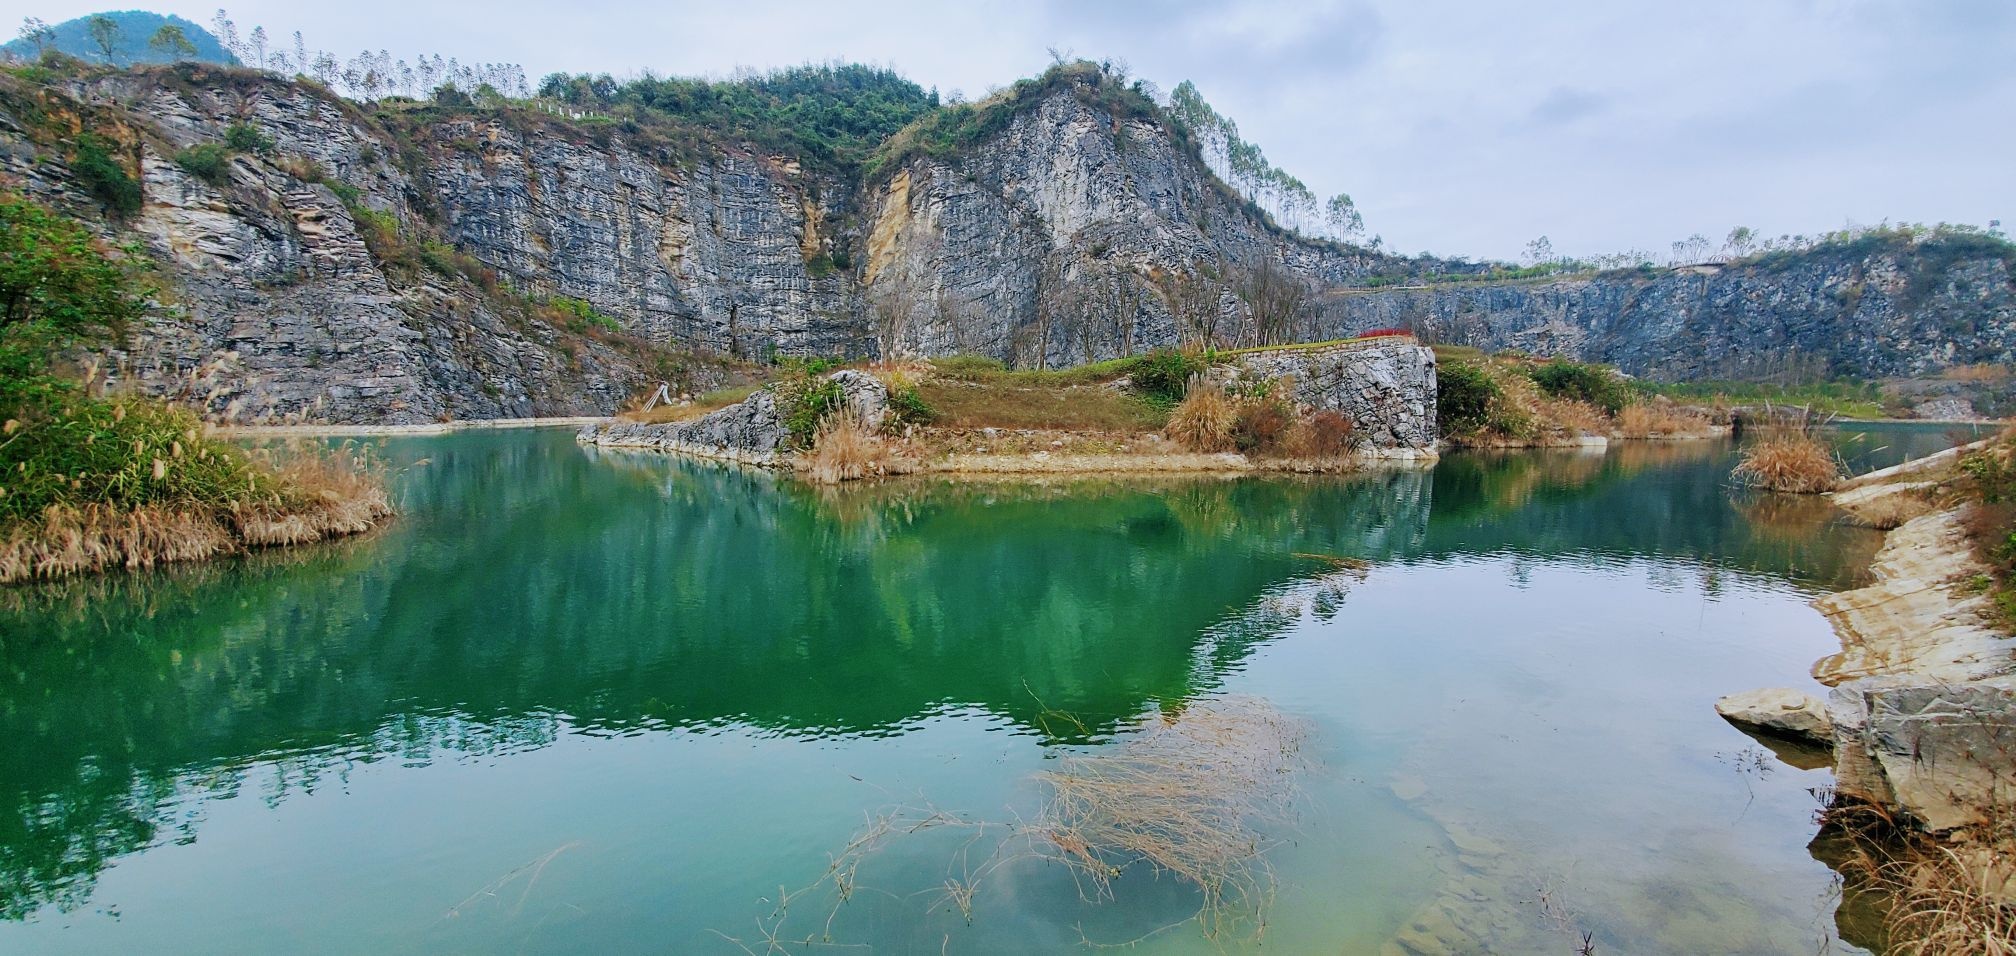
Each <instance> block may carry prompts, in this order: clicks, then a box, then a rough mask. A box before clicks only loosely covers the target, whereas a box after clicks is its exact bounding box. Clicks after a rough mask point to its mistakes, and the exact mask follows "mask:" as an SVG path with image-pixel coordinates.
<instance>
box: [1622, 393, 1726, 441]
mask: <svg viewBox="0 0 2016 956" xmlns="http://www.w3.org/2000/svg"><path fill="white" fill-rule="evenodd" d="M1707 426H1708V420H1707V419H1706V418H1704V417H1702V416H1701V415H1699V414H1696V413H1693V412H1689V411H1683V410H1681V409H1679V408H1676V407H1674V406H1672V405H1669V404H1666V403H1664V402H1640V403H1638V404H1636V405H1626V406H1624V409H1623V410H1622V411H1620V412H1618V413H1617V430H1618V431H1620V432H1623V433H1624V437H1625V438H1665V437H1671V436H1674V435H1689V434H1696V433H1699V432H1701V431H1704V430H1706V428H1707Z"/></svg>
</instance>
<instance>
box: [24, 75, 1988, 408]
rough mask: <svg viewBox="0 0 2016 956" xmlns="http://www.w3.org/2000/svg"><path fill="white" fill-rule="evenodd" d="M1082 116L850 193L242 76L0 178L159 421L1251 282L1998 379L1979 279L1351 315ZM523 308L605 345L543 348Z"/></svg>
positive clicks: (1666, 291) (1027, 124) (534, 116)
mask: <svg viewBox="0 0 2016 956" xmlns="http://www.w3.org/2000/svg"><path fill="white" fill-rule="evenodd" d="M1088 89H1089V88H1087V87H1084V86H1082V85H1074V84H1073V83H1063V84H1060V85H1058V86H1057V87H1056V88H1054V89H1052V90H1050V91H1049V92H1047V93H1045V94H1044V95H1042V96H1041V97H1039V98H1036V99H1034V100H1032V101H1031V102H1030V103H1028V104H1027V105H1026V106H1024V107H1022V108H1019V109H1018V111H1017V112H1016V113H1015V114H1014V115H1012V116H1011V117H1009V118H1008V119H1007V121H1006V122H1004V123H1002V124H1000V126H999V127H998V128H996V129H993V130H992V131H991V132H989V133H988V134H986V135H985V136H983V137H981V138H980V139H978V140H977V141H974V142H971V143H968V144H966V145H964V146H962V147H961V148H959V149H958V150H956V151H951V152H948V153H945V154H943V155H930V154H919V155H915V156H912V157H910V158H908V159H905V160H902V161H899V162H893V163H889V164H887V165H886V166H884V167H882V168H880V169H878V170H877V171H876V172H875V174H874V175H873V177H872V178H871V179H869V180H867V181H865V182H853V181H850V180H848V179H846V178H844V177H841V176H839V175H838V174H833V173H818V172H814V171H811V170H807V169H803V168H800V167H799V166H798V165H797V164H796V163H794V162H792V161H790V160H789V159H787V158H781V157H776V156H768V155H761V154H759V153H756V152H753V151H750V150H746V149H739V148H733V147H726V146H721V145H718V144H709V143H707V142H705V141H704V140H690V139H689V140H684V141H677V142H675V141H671V140H668V139H667V138H666V135H665V132H664V131H662V130H654V129H652V128H642V127H634V126H626V125H624V124H617V123H609V122H587V121H577V120H569V119H566V118H562V117H549V116H545V115H544V114H539V113H536V112H529V111H526V110H511V111H508V112H503V113H499V112H494V111H466V110H465V111H449V110H437V109H430V108H422V107H418V106H413V105H408V106H406V107H403V108H402V107H399V106H397V105H386V106H383V107H380V108H378V109H376V110H374V111H371V112H368V113H367V112H366V111H363V110H361V109H359V108H358V107H356V106H355V105H354V104H350V103H347V102H345V101H342V100H340V99H336V98H334V97H332V96H330V95H328V94H326V93H324V92H322V91H320V90H317V89H314V88H312V87H309V86H305V85H298V84H291V83H286V82H281V81H279V80H276V79H271V78H264V77H258V76H254V75H249V74H246V73H243V72H225V71H216V70H204V69H202V68H194V69H191V68H186V67H183V68H177V69H173V70H161V69H156V70H143V71H134V72H128V73H122V74H110V75H101V76H97V77H95V78H89V79H84V80H74V81H67V82H66V85H63V86H60V87H57V88H49V87H42V86H36V85H33V84H30V83H28V82H27V81H25V80H21V79H18V78H15V77H5V78H0V178H4V181H5V182H7V183H12V184H16V185H18V187H19V188H21V189H23V190H24V191H26V192H28V193H30V194H31V195H33V196H35V197H36V198H38V199H40V200H42V201H44V202H47V203H49V204H51V205H53V206H55V207H57V208H60V209H63V210H65V211H67V212H69V213H71V214H74V215H77V216H79V217H80V218H84V219H87V220H89V221H92V222H95V223H97V224H98V226H99V228H100V230H101V231H102V232H103V234H104V235H105V236H107V237H108V238H110V239H113V240H116V241H122V242H123V241H130V240H137V241H138V242H139V243H140V244H141V245H142V246H143V247H144V249H145V251H146V253H147V254H148V255H149V256H150V257H151V258H152V259H154V260H155V261H156V262H158V263H159V265H160V272H161V275H162V277H163V279H164V283H163V284H164V285H165V286H166V287H167V289H168V290H169V295H168V296H167V299H168V301H169V304H170V305H171V306H172V308H171V309H168V310H164V312H163V314H162V315H160V316H159V317H158V318H157V319H156V320H155V321H154V322H152V323H151V324H150V325H149V326H148V327H147V328H145V329H142V330H139V331H138V332H137V334H136V335H135V336H134V338H133V341H132V342H131V343H130V347H129V348H128V349H127V350H125V351H124V352H123V353H122V354H120V355H118V356H116V357H117V358H118V359H120V361H121V362H122V363H123V365H124V368H123V370H122V372H121V374H124V375H126V376H127V377H129V378H130V379H133V380H136V381H138V382H139V383H141V384H142V385H144V386H145V387H147V388H150V389H152V390H155V391H162V392H174V391H178V390H182V391H187V388H188V387H187V386H186V384H184V383H185V382H186V380H187V377H188V374H189V372H190V371H191V370H192V369H198V368H202V367H204V366H206V365H212V364H215V363H217V361H218V360H219V357H220V356H227V357H229V359H228V361H226V362H224V363H223V368H224V370H223V371H222V372H221V373H220V374H218V375H217V376H215V377H214V385H213V384H205V385H204V386H203V387H202V388H200V389H199V390H198V391H199V393H200V394H198V395H197V397H198V398H203V399H206V400H208V401H210V403H211V404H212V405H213V407H216V408H219V409H221V408H224V407H226V406H228V405H230V404H231V403H233V402H238V403H240V404H241V406H243V407H244V408H245V409H246V410H249V411H252V412H258V411H263V410H267V409H269V408H270V409H271V410H274V411H278V412H281V413H298V414H304V415H306V416H308V417H311V418H316V419H322V420H329V421H337V422H386V423H398V422H420V421H431V420H435V419H439V418H444V417H455V418H489V417H518V416H532V415H576V414H596V413H606V412H609V411H611V410H613V409H614V408H615V407H616V406H617V405H618V404H620V403H621V402H622V401H623V400H624V398H626V397H627V396H630V395H633V394H636V393H638V392H639V391H641V390H643V389H646V388H648V387H650V386H652V385H654V384H655V383H656V382H657V381H659V380H661V379H672V380H675V381H678V382H679V384H681V385H690V386H694V387H704V386H705V385H707V384H709V381H708V380H709V377H710V374H712V373H710V370H714V371H715V372H718V369H715V366H714V365H712V364H710V362H709V360H707V359H706V356H709V355H715V356H724V357H727V358H731V359H733V358H739V359H743V360H751V361H761V360H763V359H765V358H767V357H769V356H772V355H777V354H798V355H854V356H859V355H874V354H891V353H898V352H900V353H907V354H917V355H942V354H948V353H953V352H977V353H982V354H988V355H992V356H996V357H999V358H1003V359H1008V360H1011V361H1014V362H1016V363H1017V364H1021V365H1036V364H1045V365H1050V366H1057V365H1063V364H1071V363H1076V362H1083V361H1088V360H1095V359H1102V358H1108V357H1112V356H1116V355H1122V354H1128V353H1136V352H1140V351H1144V350H1146V349H1148V348H1151V347H1153V346H1156V345H1161V344H1166V343H1169V342H1172V341H1175V340H1176V339H1177V337H1178V328H1179V324H1180V322H1179V317H1178V316H1179V313H1180V314H1182V315H1183V316H1184V318H1183V319H1182V320H1180V321H1181V322H1188V323H1191V324H1193V325H1194V323H1195V321H1196V316H1197V315H1198V314H1199V305H1198V303H1197V302H1196V301H1194V300H1193V301H1191V302H1188V303H1184V302H1181V301H1179V298H1180V296H1179V294H1178V292H1177V283H1176V281H1175V280H1176V279H1177V277H1179V276H1182V275H1188V274H1195V273H1196V272H1197V271H1198V270H1200V269H1204V268H1207V267H1208V268H1209V269H1211V270H1213V271H1214V272H1216V273H1217V274H1218V275H1219V276H1220V277H1221V278H1223V277H1227V276H1229V275H1230V274H1232V273H1234V272H1237V271H1239V270H1248V269H1254V268H1258V267H1259V266H1260V265H1261V264H1262V263H1273V264H1275V266H1276V267H1278V268H1279V269H1280V270H1281V271H1282V273H1283V274H1285V275H1288V276H1290V277H1292V278H1293V279H1294V280H1295V281H1300V282H1305V283H1308V284H1311V285H1314V286H1323V287H1327V288H1331V289H1333V290H1340V291H1332V292H1330V293H1328V294H1326V295H1325V296H1324V297H1322V300H1321V308H1320V309H1319V310H1317V312H1316V314H1315V316H1314V317H1313V318H1312V319H1311V320H1309V321H1306V322H1304V323H1302V324H1301V325H1300V326H1299V327H1298V328H1296V329H1295V330H1294V332H1295V333H1296V334H1297V335H1299V336H1301V337H1306V338H1332V337H1342V336H1347V335H1351V334H1355V333H1356V332H1358V331H1360V330H1362V329H1364V328H1367V327H1373V326H1407V327H1414V328H1418V329H1420V330H1422V331H1423V332H1424V333H1427V334H1431V335H1434V336H1437V337H1439V338H1440V339H1442V340H1444V341H1455V342H1469V343H1472V344H1478V345H1484V346H1487V347H1494V348H1495V347H1520V348H1524V349H1527V350H1528V351H1532V352H1539V353H1555V352H1559V353H1566V354H1572V355H1578V356H1582V357H1585V358H1592V359H1599V360H1604V361H1610V362H1615V363H1617V364H1619V365H1620V366H1622V367H1623V368H1625V369H1626V370H1627V371H1631V372H1633V373H1638V374H1647V375H1653V376H1657V377H1662V378H1712V377H1742V376H1746V375H1753V374H1761V373H1765V372H1771V371H1777V370H1781V369H1783V368H1784V367H1785V366H1786V364H1787V363H1789V362H1794V361H1804V362H1807V363H1809V366H1808V368H1813V367H1815V363H1817V370H1818V371H1821V372H1823V373H1831V374H1837V375H1844V374H1845V375H1865V376H1872V377H1874V376H1887V375H1925V374H1930V373H1934V372H1938V371H1940V370H1943V369H1946V368H1950V367H1953V366H1956V365H1966V364H1975V363H2003V364H2008V363H2011V362H2012V361H2016V329H2012V326H2016V322H2012V308H2016V306H2012V301H2016V289H2012V286H2011V284H2010V278H2009V270H2008V267H2007V265H2006V264H2005V263H2004V262H2003V261H2002V260H2000V259H1995V258H1990V257H1975V258H1966V257H1961V258H1959V259H1955V260H1941V261H1939V262H1938V263H1936V264H1933V263H1929V262H1928V261H1927V260H1926V259H1925V257H1923V256H1919V255H1916V254H1915V253H1912V252H1910V251H1909V250H1906V251H1904V252H1897V251H1895V250H1892V251H1890V252H1883V251H1881V250H1879V251H1878V252H1876V253H1873V254H1867V255H1856V256H1842V255H1827V254H1820V253H1815V254H1810V255H1807V256H1803V257H1794V258H1793V259H1791V260H1789V261H1787V262H1782V263H1779V264H1776V265H1769V266H1764V265H1760V266H1751V267H1745V268H1738V269H1725V270H1702V271H1700V272H1698V273H1695V272H1680V273H1670V274H1666V273H1662V274H1659V275H1656V276H1650V277H1644V276H1635V275H1633V276H1620V277H1600V278H1594V279H1576V280H1563V281H1555V282H1543V283H1537V284H1499V285H1447V286H1437V287H1434V288H1430V289H1420V290H1411V289H1382V290H1363V289H1358V290H1351V289H1348V288H1346V287H1349V286H1352V285H1354V284H1359V285H1362V284H1363V280H1364V279H1365V277H1366V276H1368V275H1374V274H1387V273H1390V272H1391V271H1392V270H1393V269H1394V268H1395V266H1396V264H1397V263H1396V261H1394V260H1389V259H1386V258H1384V257H1381V256H1378V255H1376V254H1373V253H1369V252H1366V251H1364V250H1354V249H1352V248H1349V247H1345V246H1339V245H1334V244H1329V243H1316V242H1306V241H1303V240H1300V239H1297V238H1295V237H1293V236H1291V235H1288V234H1285V233H1282V232H1280V231H1278V230H1275V229H1273V228H1272V227H1270V226H1269V225H1268V224H1267V223H1265V222H1264V221H1263V220H1262V219H1261V218H1259V217H1258V216H1257V215H1256V214H1254V213H1253V212H1252V211H1251V210H1250V209H1249V208H1248V207H1247V206H1246V205H1245V204H1244V203H1242V202H1240V201H1239V200H1238V198H1237V197H1236V196H1235V195H1233V194H1232V193H1231V192H1230V191H1229V190H1227V189H1226V188H1225V187H1224V186H1223V185H1222V184H1220V183H1218V182H1217V181H1216V180H1215V179H1214V178H1213V177H1212V176H1211V175H1210V173H1209V172H1208V171H1207V170H1206V169H1205V168H1204V167H1203V165H1202V164H1201V163H1199V162H1198V161H1197V160H1196V159H1195V158H1194V155H1193V154H1192V153H1190V152H1189V151H1187V150H1186V149H1185V148H1184V146H1183V144H1181V143H1180V142H1178V141H1177V139H1176V137H1175V136H1174V135H1173V134H1172V133H1171V131H1170V130H1169V129H1168V128H1167V127H1165V126H1164V125H1163V124H1162V123H1160V122H1158V121H1156V120H1154V119H1152V118H1143V117H1138V116H1136V117H1129V116H1120V115H1116V114H1115V113H1113V112H1112V111H1111V110H1109V109H1107V108H1105V107H1104V106H1102V105H1101V102H1102V101H1101V99H1100V97H1099V96H1096V95H1090V94H1089V93H1088ZM240 123H242V124H246V125H248V126H250V127H252V128H253V129H255V130H257V131H258V132H259V133H260V134H262V135H264V136H265V137H268V138H270V139H271V140H272V141H273V146H272V148H271V149H270V150H266V151H257V150H253V151H239V152H236V153H235V154H233V156H232V158H231V160H230V162H229V165H228V169H227V174H226V175H225V176H224V177H222V178H221V179H219V181H217V182H214V183H213V182H209V181H205V180H203V179H199V178H197V177H194V176H192V175H190V174H189V173H188V172H187V171H185V170H184V169H183V168H182V167H181V166H179V165H178V164H176V163H175V162H174V159H173V157H174V156H175V155H176V153H177V151H178V150H181V149H184V148H187V147H190V146H194V145H198V144H205V143H211V144H214V143H218V142H221V141H222V140H224V139H225V136H226V132H227V130H228V129H229V128H230V127H231V126H233V125H234V124H240ZM87 129H88V130H91V131H94V133H96V134H97V135H100V136H102V137H105V138H108V139H109V140H110V141H113V142H114V143H115V144H116V145H117V146H118V149H119V151H120V153H121V158H122V160H123V161H124V162H126V163H128V164H129V168H130V169H131V170H132V171H133V172H134V174H135V175H137V176H138V178H140V179H141V181H142V183H143V185H144V191H145V199H144V202H143V204H142V207H141V209H140V211H139V212H138V213H136V214H134V215H132V216H130V217H128V218H126V219H124V220H120V219H115V218H111V217H108V216H106V215H105V213H104V210H103V208H102V207H101V206H100V205H99V203H98V202H97V201H96V200H95V199H93V198H91V195H90V192H89V190H88V189H86V188H85V186H84V184H83V183H82V182H81V181H80V179H79V178H78V176H77V174H76V172H75V171H74V170H72V169H71V168H69V166H68V165H66V164H67V162H68V160H69V158H70V157H71V155H72V151H71V149H70V148H69V146H68V144H69V142H70V141H71V140H73V139H74V137H75V135H76V134H77V133H78V132H80V131H82V130H87ZM367 240H370V241H369V242H367ZM1230 285H1231V283H1221V284H1220V285H1219V286H1218V287H1217V288H1216V289H1215V290H1214V291H1213V292H1212V293H1211V294H1210V295H1209V296H1208V297H1207V300H1206V301H1205V302H1204V303H1203V306H1202V311H1203V313H1205V314H1209V315H1211V316H1215V317H1216V319H1217V320H1218V321H1220V331H1221V332H1222V331H1223V330H1225V329H1229V328H1233V327H1235V326H1237V325H1239V324H1240V323H1242V322H1244V321H1245V319H1246V316H1247V314H1248V307H1247V305H1246V304H1245V303H1243V302H1242V301H1241V300H1240V298H1239V296H1238V295H1236V294H1235V293H1234V290H1233V289H1232V288H1230ZM552 299H566V300H579V301H581V302H585V303H587V304H589V305H590V306H592V308H593V310H594V311H595V312H596V313H597V314H598V315H599V316H602V317H606V318H607V319H608V320H610V321H612V322H613V325H614V330H613V331H610V330H606V329H597V328H587V327H584V326H583V325H582V324H580V323H572V324H570V323H569V322H566V321H562V320H561V319H560V318H559V317H556V316H555V315H554V314H553V313H552V312H551V311H550V310H543V309H541V308H540V303H543V302H547V301H549V300H552ZM681 379H684V381H680V380H681ZM213 393H214V394H213Z"/></svg>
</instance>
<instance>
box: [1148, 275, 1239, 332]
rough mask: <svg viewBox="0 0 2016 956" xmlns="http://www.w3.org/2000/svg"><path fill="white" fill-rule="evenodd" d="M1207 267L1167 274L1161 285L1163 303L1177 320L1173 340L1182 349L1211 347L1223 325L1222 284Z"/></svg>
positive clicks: (1223, 301)
mask: <svg viewBox="0 0 2016 956" xmlns="http://www.w3.org/2000/svg"><path fill="white" fill-rule="evenodd" d="M1219 275H1220V271H1219V269H1218V268H1217V267H1215V266H1213V265H1211V264H1209V263H1203V262H1198V263H1192V264H1191V266H1190V268H1189V269H1187V270H1183V271H1178V272H1173V273H1170V274H1169V276H1168V277H1167V278H1166V279H1164V280H1163V281H1162V284H1161V287H1162V299H1163V301H1164V302H1165V303H1167V304H1168V306H1169V314H1170V315H1172V316H1174V317H1175V319H1176V339H1177V341H1179V342H1181V343H1183V344H1185V345H1192V344H1194V345H1203V346H1206V347H1214V346H1217V345H1220V344H1223V343H1222V342H1221V341H1220V337H1221V335H1222V333H1223V326H1224V322H1225V291H1226V290H1225V283H1224V281H1222V280H1221V279H1220V278H1219Z"/></svg>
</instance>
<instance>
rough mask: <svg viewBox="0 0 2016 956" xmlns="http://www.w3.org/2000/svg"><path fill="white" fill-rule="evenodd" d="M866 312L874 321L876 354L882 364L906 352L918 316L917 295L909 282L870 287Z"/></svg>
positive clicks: (881, 283) (887, 282)
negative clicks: (912, 326) (911, 330)
mask: <svg viewBox="0 0 2016 956" xmlns="http://www.w3.org/2000/svg"><path fill="white" fill-rule="evenodd" d="M868 308H869V312H870V313H871V315H872V317H873V318H874V320H875V350H876V352H877V353H879V354H880V355H881V357H882V358H883V359H885V360H887V359H892V358H897V357H900V356H901V355H902V354H903V353H904V351H905V350H906V348H907V346H908V343H907V342H906V339H907V338H908V337H909V334H910V325H911V322H912V320H913V317H914V316H915V315H916V313H917V292H916V289H915V288H913V287H912V286H911V284H910V283H908V282H903V281H886V280H885V281H883V282H880V283H877V284H875V285H874V286H871V287H869V289H868Z"/></svg>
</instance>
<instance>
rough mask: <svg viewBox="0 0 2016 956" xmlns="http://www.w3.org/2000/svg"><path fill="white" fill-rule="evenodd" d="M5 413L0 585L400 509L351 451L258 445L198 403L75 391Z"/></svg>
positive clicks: (163, 558)
mask: <svg viewBox="0 0 2016 956" xmlns="http://www.w3.org/2000/svg"><path fill="white" fill-rule="evenodd" d="M17 415H19V416H20V417H16V418H9V419H7V421H6V422H5V423H4V424H0V432H4V434H0V584H12V583H17V582H21V581H26V580H30V579H35V578H53V577H61V576H65V575H70V574H78V573H82V572H87V571H95V570H101V569H106V568H118V567H123V568H129V569H139V568H149V567H153V566H155V565H157V564H161V563H166V562H174V561H191V560H199V559H202V558H209V557H215V556H218V555H223V554H231V553H236V552H239V551H243V550H245V549H247V548H253V547H265V546H270V545H287V544H299V543H303V542H307V541H314V540H319V539H322V538H327V537H333V536H337V535H344V534H354V533H357V532H360V531H364V530H368V529H370V528H371V527H373V526H375V525H376V524H377V523H378V522H380V521H382V520H383V519H384V518H385V517H386V516H388V515H390V514H391V513H392V507H391V502H390V500H389V499H388V497H387V495H386V491H385V485H384V481H383V475H382V474H381V473H380V471H379V470H377V469H374V468H373V467H371V466H370V465H369V463H368V461H367V460H366V458H365V456H363V455H361V453H358V452H355V451H354V450H350V451H347V452H339V453H334V454H330V453H323V452H321V451H320V450H318V449H312V448H308V447H305V446H303V447H294V448H289V449H281V450H280V451H279V452H278V453H275V452H273V451H267V452H263V453H260V454H254V453H252V452H249V451H248V450H246V449H243V448H240V447H238V446H236V445H233V444H231V443H229V442H225V441H220V440H217V439H215V438H212V437H210V436H209V435H206V434H205V433H204V431H203V424H202V422H201V421H200V420H199V419H198V418H197V417H196V415H195V414H194V413H192V412H189V411H187V410H185V409H182V408H178V407H175V406H172V405H169V404H167V403H164V402H159V401H154V400H149V399H139V398H131V397H120V398H95V397H87V396H85V395H82V394H75V393H73V394H71V395H68V396H66V397H65V398H64V399H63V400H62V401H61V402H59V403H56V404H52V405H49V406H47V407H44V408H40V409H32V408H30V409H23V410H21V411H18V412H17Z"/></svg>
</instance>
